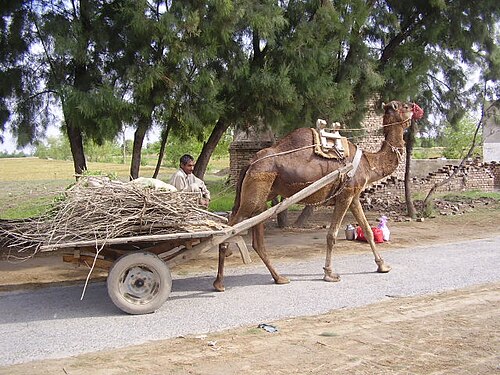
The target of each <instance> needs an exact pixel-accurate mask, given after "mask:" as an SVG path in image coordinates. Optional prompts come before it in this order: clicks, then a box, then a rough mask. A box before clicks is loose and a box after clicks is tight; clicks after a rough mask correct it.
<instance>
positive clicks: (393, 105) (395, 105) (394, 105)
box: [391, 102, 398, 111]
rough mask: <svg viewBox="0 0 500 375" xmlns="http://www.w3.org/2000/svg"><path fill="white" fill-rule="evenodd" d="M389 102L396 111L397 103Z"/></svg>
mask: <svg viewBox="0 0 500 375" xmlns="http://www.w3.org/2000/svg"><path fill="white" fill-rule="evenodd" d="M391 104H392V109H394V110H395V111H396V110H397V109H398V103H396V102H391Z"/></svg>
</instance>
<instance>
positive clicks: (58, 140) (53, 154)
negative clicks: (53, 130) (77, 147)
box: [34, 136, 72, 160]
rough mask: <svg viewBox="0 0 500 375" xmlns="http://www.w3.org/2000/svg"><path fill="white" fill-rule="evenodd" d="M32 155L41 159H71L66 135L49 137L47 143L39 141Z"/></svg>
mask: <svg viewBox="0 0 500 375" xmlns="http://www.w3.org/2000/svg"><path fill="white" fill-rule="evenodd" d="M34 156H36V157H39V158H41V159H55V160H71V157H72V155H71V149H70V146H69V141H68V139H67V138H66V137H62V136H59V137H49V138H48V139H47V145H45V144H43V143H40V144H38V145H37V146H36V149H35V153H34Z"/></svg>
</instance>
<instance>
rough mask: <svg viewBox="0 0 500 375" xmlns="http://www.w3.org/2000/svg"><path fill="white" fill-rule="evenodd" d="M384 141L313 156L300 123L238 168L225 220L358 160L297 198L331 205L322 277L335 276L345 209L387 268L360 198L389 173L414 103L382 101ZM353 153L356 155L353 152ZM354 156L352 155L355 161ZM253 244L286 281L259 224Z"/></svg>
mask: <svg viewBox="0 0 500 375" xmlns="http://www.w3.org/2000/svg"><path fill="white" fill-rule="evenodd" d="M383 109H384V116H383V123H382V127H383V132H384V141H383V142H382V145H381V148H380V150H379V151H378V152H375V153H372V152H366V151H362V152H359V151H358V153H357V152H356V151H357V147H356V146H355V145H354V144H352V143H351V142H349V143H348V149H349V152H348V154H349V156H348V157H345V158H344V159H342V158H339V159H330V158H324V157H322V156H319V155H317V154H316V153H315V152H314V150H313V147H312V145H313V143H314V138H313V137H314V136H313V132H312V130H311V129H310V128H299V129H296V130H294V131H293V132H291V133H290V134H288V135H287V136H285V137H284V138H282V139H281V140H279V141H278V142H277V143H275V144H274V145H273V146H271V147H269V148H266V149H263V150H260V151H259V152H257V153H256V155H255V156H254V158H253V159H252V160H251V162H250V164H249V166H248V167H247V168H246V170H243V171H242V172H241V175H240V179H239V182H238V185H237V190H236V197H235V204H234V208H233V214H232V215H231V217H230V220H229V225H234V224H237V223H239V222H241V221H242V220H244V219H246V218H250V217H252V216H255V215H257V214H259V213H261V212H263V211H265V210H266V209H267V202H268V201H270V200H272V199H273V198H275V197H276V196H282V197H290V196H291V195H293V194H295V193H296V192H298V191H299V190H301V189H303V188H304V187H306V186H308V185H310V184H311V183H313V182H314V181H317V180H318V179H320V178H321V177H323V176H325V175H326V174H328V173H330V172H332V171H335V170H337V169H339V168H341V167H343V166H344V165H345V164H346V162H351V163H353V165H354V164H357V167H356V166H355V168H356V169H355V171H354V173H353V174H352V175H351V176H350V177H349V176H344V178H340V179H338V180H337V181H335V182H334V183H332V184H330V185H328V186H326V187H325V188H322V189H320V190H318V191H317V192H315V193H313V194H312V195H310V196H309V197H307V198H305V199H304V200H303V201H301V203H302V204H306V205H319V204H327V205H333V207H334V208H333V216H332V220H331V224H330V227H329V230H328V232H327V236H326V244H327V247H326V260H325V266H324V267H323V271H324V277H323V279H324V280H325V281H328V282H336V281H340V276H339V275H338V274H337V273H334V272H333V268H332V253H333V248H334V245H335V243H336V240H337V234H338V231H339V228H340V225H341V224H342V220H343V219H344V216H345V214H346V212H347V210H348V209H350V210H351V212H352V214H353V215H354V217H355V219H356V220H357V222H358V224H359V225H360V226H361V228H362V229H363V232H364V233H365V237H366V239H367V241H368V243H369V245H370V247H371V250H372V252H373V255H374V257H375V263H376V265H377V272H380V273H386V272H389V271H390V270H391V267H390V266H389V265H388V264H386V263H385V262H384V260H383V259H382V257H381V256H380V254H379V253H378V251H377V249H376V247H375V242H374V237H373V233H372V230H371V228H370V225H369V223H368V220H367V219H366V216H365V213H364V212H363V208H362V206H361V203H360V200H359V197H360V194H361V192H362V191H363V190H364V189H365V188H366V187H367V186H368V185H369V184H371V183H373V182H375V181H378V180H380V179H382V178H384V177H386V176H388V175H390V174H391V173H393V172H394V171H395V170H396V168H397V166H398V164H399V162H400V161H401V155H402V152H403V149H404V146H405V143H404V140H403V132H404V130H405V129H406V128H407V127H408V126H409V125H410V121H411V120H412V118H414V119H416V120H417V119H419V118H420V117H422V115H423V111H422V110H421V109H420V107H419V106H418V105H416V104H411V103H404V102H400V101H392V102H390V103H389V104H386V105H384V106H383ZM356 154H358V155H357V156H356ZM355 158H356V159H357V160H355ZM252 247H253V248H254V249H255V251H256V252H257V254H258V255H259V257H260V258H261V259H262V261H263V262H264V264H265V265H266V267H267V268H268V270H269V272H270V273H271V276H272V277H273V279H274V282H275V283H276V284H286V283H288V282H289V280H288V278H286V277H284V276H282V275H280V274H279V273H278V271H277V270H276V269H275V268H274V266H273V265H272V263H271V261H270V259H269V257H268V254H267V251H266V248H265V244H264V223H259V224H257V225H256V226H254V227H253V228H252ZM227 249H228V247H227V244H225V243H224V244H221V245H219V265H218V271H217V278H216V280H215V281H214V283H213V286H214V288H215V289H216V290H217V291H224V289H225V287H224V260H225V257H226V255H227V251H228V250H227Z"/></svg>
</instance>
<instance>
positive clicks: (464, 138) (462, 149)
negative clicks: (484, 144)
mask: <svg viewBox="0 0 500 375" xmlns="http://www.w3.org/2000/svg"><path fill="white" fill-rule="evenodd" d="M476 127H477V125H476V123H475V122H474V120H472V119H471V118H470V117H465V118H463V119H461V120H460V121H459V122H458V124H456V125H455V126H451V124H448V126H446V128H445V129H444V146H445V149H444V151H443V156H444V157H446V158H448V159H462V158H463V157H464V156H465V155H466V154H467V152H468V150H469V148H470V145H471V143H472V140H473V138H474V137H475V132H476ZM477 138H478V139H477V142H478V143H481V135H480V134H479V136H478V137H477ZM480 155H481V152H480V150H478V149H477V148H476V149H474V150H473V151H472V152H471V155H470V156H471V157H474V156H480Z"/></svg>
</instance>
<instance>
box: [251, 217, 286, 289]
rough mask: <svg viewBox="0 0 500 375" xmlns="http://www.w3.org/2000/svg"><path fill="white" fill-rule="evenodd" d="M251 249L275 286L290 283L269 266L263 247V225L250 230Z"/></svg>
mask: <svg viewBox="0 0 500 375" xmlns="http://www.w3.org/2000/svg"><path fill="white" fill-rule="evenodd" d="M252 247H253V248H254V250H255V251H256V252H257V254H258V255H259V257H260V259H262V261H263V262H264V264H265V265H266V267H267V269H268V270H269V272H270V273H271V276H272V277H273V279H274V282H275V283H276V284H288V283H289V282H290V281H289V280H288V279H287V278H286V277H284V276H281V275H280V274H279V273H278V272H277V271H276V269H275V268H274V267H273V265H272V264H271V261H270V260H269V257H268V255H267V251H266V248H265V246H264V223H260V224H257V225H256V226H254V227H253V228H252Z"/></svg>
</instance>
